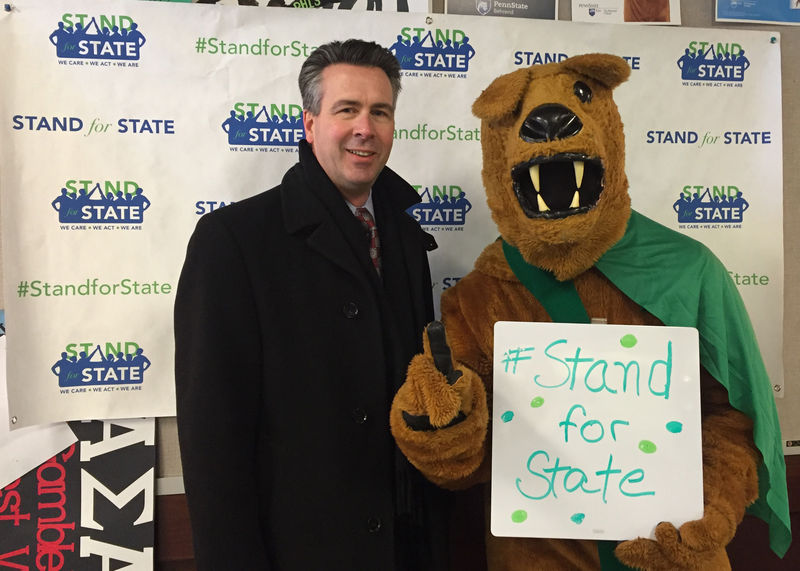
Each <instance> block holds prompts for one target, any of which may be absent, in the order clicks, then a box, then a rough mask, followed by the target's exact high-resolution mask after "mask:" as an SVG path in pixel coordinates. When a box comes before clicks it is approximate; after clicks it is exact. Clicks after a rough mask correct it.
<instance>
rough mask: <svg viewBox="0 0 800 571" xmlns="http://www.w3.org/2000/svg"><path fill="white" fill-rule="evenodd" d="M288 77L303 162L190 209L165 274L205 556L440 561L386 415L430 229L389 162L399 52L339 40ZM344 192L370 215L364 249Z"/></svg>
mask: <svg viewBox="0 0 800 571" xmlns="http://www.w3.org/2000/svg"><path fill="white" fill-rule="evenodd" d="M299 83H300V90H301V94H302V96H303V107H304V112H303V121H304V126H305V129H306V139H307V140H304V141H301V143H300V161H299V163H297V164H296V165H295V166H293V167H292V168H291V169H289V171H287V172H286V174H285V175H284V177H283V180H282V182H281V184H280V185H279V186H277V187H275V188H273V189H271V190H269V191H267V192H264V193H262V194H259V195H257V196H254V197H251V198H249V199H246V200H242V201H239V202H237V203H235V204H232V205H229V206H227V207H225V208H222V209H220V210H217V211H214V212H212V213H210V214H208V215H206V216H204V217H203V218H201V219H200V221H199V222H198V224H197V228H196V229H195V232H194V234H193V236H192V238H191V241H190V243H189V246H188V251H187V255H186V261H185V264H184V267H183V271H182V274H181V278H180V282H179V285H178V290H177V296H176V303H175V342H176V354H175V362H176V386H177V406H178V435H179V440H180V446H181V456H182V461H183V475H184V482H185V487H186V494H187V499H188V502H189V509H190V515H191V520H192V527H193V536H194V546H195V554H196V561H197V564H198V569H200V570H205V569H213V570H219V571H227V570H232V569H236V570H258V569H279V570H282V571H291V570H298V571H315V570H352V571H391V570H394V569H396V570H403V571H413V570H420V571H428V570H433V569H439V568H444V564H443V561H444V558H443V552H442V550H441V549H440V548H439V547H438V546H437V544H438V543H439V542H441V541H442V540H443V539H444V538H445V535H446V532H445V531H444V530H443V529H442V528H441V525H440V523H439V522H440V520H442V519H443V517H442V516H443V507H442V506H441V505H440V503H439V502H440V501H441V500H442V498H441V497H440V496H438V494H441V492H439V491H437V490H434V489H433V488H432V487H431V486H430V485H429V484H427V483H426V482H425V481H424V480H423V479H422V478H421V476H420V475H419V474H418V473H417V472H416V471H415V470H414V469H413V468H412V467H411V466H410V465H409V464H408V463H407V461H406V460H405V458H404V457H403V456H402V455H401V454H399V453H398V451H397V449H396V447H395V444H394V441H393V439H392V436H391V434H390V432H389V426H388V418H389V407H390V403H391V399H392V397H393V395H394V393H395V392H396V390H397V389H398V388H399V386H400V384H401V383H402V380H403V378H404V376H405V369H406V366H407V364H408V362H409V361H410V359H411V357H412V356H413V355H414V354H416V353H418V352H420V351H421V331H422V328H423V327H424V326H425V324H426V323H428V322H429V321H430V320H431V319H432V317H433V315H432V314H433V303H432V294H431V284H430V271H429V268H428V261H427V251H428V250H430V249H433V248H434V247H435V243H434V242H433V238H432V237H431V236H429V235H428V234H426V233H425V232H424V231H423V230H422V229H421V228H420V226H419V224H418V223H417V222H416V221H414V220H413V219H412V218H411V217H410V216H409V215H408V214H406V212H405V210H406V209H407V208H408V207H409V206H410V205H412V204H414V203H415V202H418V201H419V196H418V195H417V193H416V192H415V191H414V189H413V188H412V187H411V186H410V185H409V184H408V183H406V182H405V181H404V180H403V179H401V178H400V177H399V176H398V175H397V174H395V173H394V172H393V171H392V170H390V169H389V168H388V167H386V166H385V164H386V161H387V159H388V157H389V152H390V150H391V146H392V140H393V131H394V108H395V104H396V101H397V94H398V92H399V89H400V73H399V65H398V62H397V60H396V59H395V58H394V56H393V55H392V54H391V53H390V52H389V51H388V50H386V49H385V48H382V47H380V46H378V45H377V44H374V43H368V42H363V41H360V40H348V41H346V42H343V43H340V42H333V43H331V44H327V45H325V46H322V47H320V48H318V49H317V50H316V51H315V52H314V53H313V54H312V55H311V56H310V57H309V58H308V60H307V61H306V62H305V63H304V64H303V67H302V69H301V72H300V78H299ZM356 207H366V208H367V209H368V210H369V211H370V212H371V214H372V216H373V218H374V221H375V222H376V226H377V231H378V237H379V245H377V244H372V247H373V250H375V253H377V254H379V258H377V259H375V260H373V259H372V258H371V256H370V246H371V245H370V242H369V237H370V236H369V234H368V233H367V231H366V230H365V228H364V226H362V223H361V221H360V220H359V219H357V218H356V216H354V209H355V208H356ZM376 246H379V247H377V248H376Z"/></svg>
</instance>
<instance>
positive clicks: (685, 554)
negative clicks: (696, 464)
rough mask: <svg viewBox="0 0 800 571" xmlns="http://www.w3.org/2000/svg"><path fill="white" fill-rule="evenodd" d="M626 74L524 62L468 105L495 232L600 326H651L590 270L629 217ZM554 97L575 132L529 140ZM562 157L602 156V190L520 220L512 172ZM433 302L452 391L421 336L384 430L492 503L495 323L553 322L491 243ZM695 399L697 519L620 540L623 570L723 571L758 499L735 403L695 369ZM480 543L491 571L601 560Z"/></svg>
mask: <svg viewBox="0 0 800 571" xmlns="http://www.w3.org/2000/svg"><path fill="white" fill-rule="evenodd" d="M627 74H628V71H627V66H626V65H625V64H624V62H623V61H622V60H621V59H620V58H616V57H615V56H605V55H598V54H594V55H588V56H579V57H576V58H570V59H568V60H566V61H565V62H562V63H560V64H553V65H546V66H540V67H536V68H529V69H522V70H518V71H515V72H513V73H510V74H507V75H505V76H501V77H499V78H498V79H496V80H495V81H494V82H493V83H492V84H491V85H490V86H489V87H488V88H487V89H486V90H485V91H484V92H483V93H482V94H481V96H480V97H479V98H478V100H477V101H476V102H475V105H474V111H475V113H476V114H477V115H478V116H479V117H481V119H482V133H483V135H482V137H483V138H482V145H483V157H484V169H483V179H484V185H485V187H486V193H487V198H488V202H489V206H490V208H491V210H492V215H493V217H494V219H495V221H496V222H497V225H498V227H499V228H500V232H501V234H502V236H503V238H504V239H505V240H506V241H508V242H510V243H511V244H513V245H515V246H516V247H517V248H519V249H520V251H521V252H522V254H523V256H524V257H525V259H526V260H527V261H528V262H529V263H532V264H534V265H537V266H539V267H542V268H546V269H549V270H551V271H553V272H554V274H555V275H556V276H557V277H559V278H560V279H573V281H574V284H575V287H576V289H577V291H578V294H579V296H580V298H581V300H582V301H583V304H584V306H585V308H586V310H587V313H588V314H589V316H590V317H602V318H605V319H607V321H608V323H609V324H631V325H660V324H661V323H660V322H659V321H658V319H656V318H655V317H654V316H653V315H651V314H649V313H648V312H647V311H645V310H644V309H643V308H641V307H640V306H639V305H637V304H636V303H634V302H633V301H632V300H631V299H629V298H628V297H626V296H625V295H624V294H623V293H622V292H620V291H619V289H617V288H616V287H615V286H614V285H613V284H612V283H611V282H610V281H609V280H608V279H606V278H605V277H604V276H603V275H602V274H600V273H599V272H598V271H597V270H595V269H594V268H593V267H592V266H593V264H594V262H595V261H596V260H597V258H598V257H599V256H600V255H602V253H603V252H605V250H606V249H608V248H609V247H610V246H611V245H612V244H614V243H615V242H616V241H617V240H618V239H619V237H621V235H622V233H623V232H624V229H625V224H626V222H627V219H628V217H629V214H630V203H629V198H628V194H627V180H626V177H625V173H624V139H623V135H622V123H621V121H620V119H619V116H618V114H617V111H616V106H615V105H614V103H613V100H612V98H611V90H612V89H613V87H615V86H616V85H617V84H618V83H619V82H621V81H623V80H624V79H625V78H626V77H627ZM576 81H582V82H584V83H586V84H587V85H589V86H590V87H591V89H592V92H593V98H592V101H591V103H589V104H586V103H581V102H577V103H576V101H575V97H574V90H573V86H574V84H575V82H576ZM552 102H558V103H561V104H564V105H567V104H568V105H569V106H570V108H571V109H574V111H575V113H576V114H577V115H578V116H579V117H580V120H581V122H582V123H583V130H582V131H581V132H580V133H578V134H577V135H576V136H574V137H571V138H570V140H567V139H563V140H554V141H546V142H538V143H537V142H534V143H532V142H529V141H524V140H522V139H520V137H519V133H520V126H521V123H522V121H523V120H524V117H525V116H526V115H527V113H528V110H530V109H533V108H535V107H537V106H538V105H541V104H542V103H552ZM564 152H570V153H573V152H580V153H583V154H586V155H590V156H597V157H600V158H601V159H602V161H603V164H604V166H605V187H604V190H603V193H602V194H601V196H600V200H599V201H598V202H597V204H596V205H595V206H594V208H592V209H590V210H589V211H588V212H585V213H580V214H573V215H570V216H566V217H564V218H560V219H555V220H553V219H546V218H545V219H537V218H534V219H532V218H530V217H528V216H527V215H526V214H525V213H524V212H523V211H522V209H521V207H520V203H519V202H518V201H517V199H516V197H515V194H514V191H513V190H512V188H511V186H512V181H511V176H510V170H511V168H512V167H513V166H514V165H516V164H519V163H520V162H524V161H528V160H530V159H531V157H535V156H553V155H556V154H558V153H564ZM441 308H442V320H443V321H444V324H445V328H446V330H447V336H448V342H449V346H450V348H451V352H452V356H453V359H454V361H453V362H454V367H456V368H457V369H459V370H461V371H463V376H462V378H461V379H459V381H458V382H457V383H455V384H454V385H453V386H449V385H447V381H446V379H445V377H444V376H443V375H442V374H441V373H439V371H438V370H436V368H435V366H434V365H433V359H432V357H431V355H430V350H429V347H427V339H426V352H425V353H424V354H422V355H418V356H417V357H415V358H414V360H413V361H412V363H411V365H410V366H409V372H408V376H407V379H406V383H405V384H404V385H403V387H401V389H400V391H399V392H398V393H397V395H396V397H395V401H394V403H393V405H392V412H391V427H392V433H393V434H394V436H395V439H396V440H397V443H398V445H399V446H400V448H401V450H403V452H404V453H405V454H406V456H407V457H408V458H409V460H410V461H411V462H412V463H413V464H414V465H415V466H417V468H419V469H420V471H421V472H422V473H423V474H424V475H425V476H426V477H428V478H429V479H430V480H431V481H433V482H435V483H437V484H439V485H441V486H444V487H448V488H453V489H456V488H462V487H465V486H470V485H474V484H480V485H484V486H485V490H486V493H487V504H488V490H489V486H488V485H486V483H487V482H488V481H489V478H490V475H491V474H490V472H491V471H490V466H491V451H490V449H489V443H490V441H491V435H490V434H489V429H490V426H489V422H488V419H489V411H490V410H491V406H492V403H491V395H492V355H493V343H494V331H493V328H494V323H495V322H496V321H530V322H537V321H539V322H542V321H550V317H549V316H548V315H547V313H546V312H545V310H544V308H543V307H542V306H541V304H540V303H539V302H538V301H537V300H536V299H535V298H533V297H532V296H531V294H530V293H529V292H528V290H527V289H525V287H524V286H523V285H522V284H521V283H520V282H519V281H518V280H517V278H516V277H515V276H514V274H513V273H512V271H511V269H510V268H509V267H508V264H507V263H506V261H505V257H504V255H503V252H502V248H501V244H500V242H495V243H493V244H490V245H489V246H487V248H486V249H485V250H484V252H483V253H482V254H481V255H480V257H479V258H478V260H477V261H476V263H475V268H474V269H473V271H471V272H470V273H469V274H467V275H466V276H465V277H464V278H463V279H461V280H460V281H459V283H458V284H457V285H456V286H455V287H452V288H449V289H447V290H446V291H445V292H444V294H443V295H442V304H441ZM701 398H702V413H703V483H704V495H705V515H704V517H703V518H702V519H700V520H697V521H694V522H688V523H686V524H684V525H682V526H681V527H680V529H679V530H678V529H676V528H675V527H674V526H673V525H672V524H670V523H662V524H660V525H659V526H658V527H657V530H656V536H657V540H655V541H653V540H649V539H631V540H630V541H626V542H623V543H622V544H620V546H619V547H618V548H617V550H616V554H617V557H618V558H619V559H620V560H621V561H623V562H624V563H626V564H627V565H630V566H632V567H637V568H641V569H653V570H656V569H657V570H662V569H663V570H667V569H728V568H730V566H729V563H728V560H727V556H726V554H725V545H726V544H727V543H728V542H729V541H730V539H731V538H732V537H733V535H734V533H735V531H736V527H737V525H738V524H739V522H740V521H741V519H742V517H743V515H744V510H745V507H746V506H747V505H749V504H750V503H752V502H753V501H754V500H755V498H756V497H757V495H758V478H757V474H756V466H757V462H758V460H759V456H758V452H757V451H756V449H755V446H754V444H753V440H752V424H751V421H750V420H749V419H748V418H747V417H746V416H745V415H743V414H741V413H739V412H737V411H735V410H733V409H732V408H731V406H730V405H729V404H728V398H727V393H726V391H725V389H724V388H723V387H722V386H721V385H720V384H719V383H717V382H716V381H715V380H714V379H713V378H712V377H711V376H710V375H709V374H708V373H707V372H705V371H703V374H702V379H701ZM459 404H460V406H459ZM458 408H460V410H461V411H462V412H464V414H466V420H464V421H463V422H461V423H459V424H455V425H454V426H450V427H446V428H440V429H438V430H430V431H422V432H420V431H414V430H411V429H410V428H409V427H408V426H407V425H406V423H405V422H404V421H403V418H402V411H409V412H411V413H412V414H425V415H429V416H430V418H431V422H432V424H434V425H436V426H444V425H446V424H447V422H448V421H449V420H450V419H452V418H454V416H455V415H456V414H457V409H458ZM654 517H657V515H655V516H654ZM654 523H656V522H654ZM486 550H487V562H488V566H489V569H490V571H505V570H509V571H512V570H513V571H524V570H533V569H537V570H538V569H541V570H556V571H558V570H562V569H578V570H584V569H585V570H589V569H597V568H598V565H599V558H598V554H597V549H596V547H595V545H594V542H592V541H577V540H559V539H547V538H533V539H527V538H499V537H493V536H491V535H490V534H487V537H486Z"/></svg>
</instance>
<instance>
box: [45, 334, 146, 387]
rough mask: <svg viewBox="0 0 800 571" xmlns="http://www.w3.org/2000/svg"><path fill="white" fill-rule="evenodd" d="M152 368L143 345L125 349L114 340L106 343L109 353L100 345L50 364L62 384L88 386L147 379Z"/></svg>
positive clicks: (135, 382) (63, 354)
mask: <svg viewBox="0 0 800 571" xmlns="http://www.w3.org/2000/svg"><path fill="white" fill-rule="evenodd" d="M149 368H150V359H148V358H147V357H146V356H145V355H144V351H143V350H142V348H141V347H136V349H135V350H134V351H122V350H121V347H118V346H115V345H114V344H112V343H107V344H106V354H105V355H104V354H103V350H102V349H101V347H100V345H97V346H96V347H95V349H94V350H93V351H92V352H91V353H87V351H86V350H83V351H81V352H80V353H78V354H72V355H70V353H69V352H67V351H64V352H63V353H61V358H60V359H59V360H58V361H56V362H55V363H54V364H53V366H52V367H51V368H50V370H51V371H52V373H53V374H54V375H55V376H57V377H58V386H59V387H85V386H92V385H131V384H134V385H135V384H141V383H142V382H144V372H145V371H146V370H147V369H149Z"/></svg>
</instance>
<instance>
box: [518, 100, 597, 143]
mask: <svg viewBox="0 0 800 571" xmlns="http://www.w3.org/2000/svg"><path fill="white" fill-rule="evenodd" d="M581 129H583V123H581V120H580V119H579V118H578V116H577V115H575V113H573V112H572V111H570V110H569V109H567V108H566V107H564V106H563V105H559V104H558V103H545V104H544V105H539V106H538V107H536V108H535V109H534V110H533V111H531V112H530V113H528V116H527V117H525V122H524V123H523V124H522V127H520V129H519V136H520V138H521V139H522V140H524V141H528V142H529V143H544V142H546V141H555V140H556V139H566V138H567V137H572V136H574V135H577V134H578V133H580V131H581Z"/></svg>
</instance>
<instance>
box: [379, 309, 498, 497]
mask: <svg viewBox="0 0 800 571" xmlns="http://www.w3.org/2000/svg"><path fill="white" fill-rule="evenodd" d="M423 345H424V351H425V352H424V353H423V354H421V355H417V356H416V357H414V359H413V360H412V361H411V364H410V365H409V367H408V374H407V376H406V382H405V383H404V384H403V386H402V387H400V390H399V391H398V392H397V394H396V395H395V398H394V402H393V403H392V410H391V415H390V423H391V428H392V434H393V435H394V437H395V440H396V441H397V445H398V446H399V447H400V449H401V450H402V451H403V453H404V454H405V455H406V457H407V458H408V460H409V461H410V462H411V463H412V464H413V465H414V466H416V467H417V469H419V470H420V472H422V473H423V474H425V476H426V477H428V479H430V480H431V481H433V482H436V483H437V484H443V485H444V484H446V483H448V482H453V481H456V480H459V479H462V478H464V477H466V476H468V475H469V474H471V473H472V472H474V471H475V470H476V469H477V468H478V466H479V465H480V463H481V462H482V460H483V455H484V441H485V439H486V429H487V426H488V418H489V413H488V409H487V406H486V393H485V390H484V388H483V382H482V381H481V379H480V377H479V376H478V375H477V374H476V373H475V372H473V371H471V370H470V369H468V368H466V367H464V366H463V365H460V364H457V367H456V368H454V366H453V359H452V357H451V354H450V347H449V346H448V345H447V339H446V335H445V331H444V326H443V325H442V324H441V323H440V322H438V321H434V322H433V323H431V324H430V325H429V326H428V327H427V329H426V330H425V334H424V337H423Z"/></svg>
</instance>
